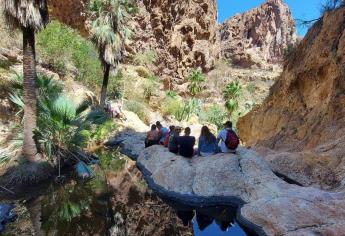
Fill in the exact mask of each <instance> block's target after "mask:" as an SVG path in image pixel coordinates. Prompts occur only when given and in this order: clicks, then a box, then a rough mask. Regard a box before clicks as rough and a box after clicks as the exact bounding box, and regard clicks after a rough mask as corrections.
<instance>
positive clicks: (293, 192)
mask: <svg viewBox="0 0 345 236" xmlns="http://www.w3.org/2000/svg"><path fill="white" fill-rule="evenodd" d="M137 166H138V167H139V169H140V170H141V171H142V173H143V176H144V178H145V179H146V181H147V182H148V184H149V186H150V187H151V188H153V189H154V190H155V191H156V192H158V193H159V194H161V195H162V196H164V197H167V198H170V199H172V200H177V201H180V202H183V203H186V204H191V205H203V206H207V205H215V204H219V205H223V204H236V205H238V206H239V207H240V208H239V212H238V220H239V221H240V223H242V224H244V225H246V226H247V227H249V228H252V229H253V230H254V231H256V232H257V233H258V234H260V235H315V234H320V235H343V232H344V231H345V209H344V208H343V207H342V206H343V204H345V192H344V191H339V192H328V191H323V190H320V189H317V188H313V187H301V186H298V185H294V184H289V183H287V182H285V181H284V180H283V179H281V178H279V177H278V176H276V175H275V174H274V173H273V172H272V170H271V169H270V166H269V164H268V163H267V162H266V161H265V160H264V159H263V158H261V157H260V156H259V155H258V154H257V153H256V152H254V151H252V150H249V149H244V148H240V149H239V150H238V152H237V154H217V155H214V156H212V157H208V158H202V157H196V158H193V159H185V158H183V157H180V156H176V155H175V154H173V153H170V152H168V150H167V149H164V148H162V147H160V146H153V147H150V148H148V149H145V150H144V151H143V152H142V153H141V155H140V156H139V158H138V160H137Z"/></svg>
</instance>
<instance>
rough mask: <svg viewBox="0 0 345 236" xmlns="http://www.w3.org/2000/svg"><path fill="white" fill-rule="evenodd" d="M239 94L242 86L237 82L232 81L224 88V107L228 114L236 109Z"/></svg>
mask: <svg viewBox="0 0 345 236" xmlns="http://www.w3.org/2000/svg"><path fill="white" fill-rule="evenodd" d="M241 92H242V86H241V84H240V83H239V81H232V82H231V83H229V84H228V85H227V86H226V87H225V89H224V91H223V97H224V100H225V106H226V108H227V109H228V111H229V112H230V113H232V112H233V111H235V110H237V109H238V99H239V97H240V96H241Z"/></svg>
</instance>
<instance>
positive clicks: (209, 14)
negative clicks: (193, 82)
mask: <svg viewBox="0 0 345 236" xmlns="http://www.w3.org/2000/svg"><path fill="white" fill-rule="evenodd" d="M139 9H140V13H139V14H138V15H137V16H136V17H135V19H134V21H133V22H132V27H133V29H134V32H135V36H134V39H133V43H132V44H131V45H130V46H129V48H130V52H131V53H132V54H133V55H135V54H137V53H143V52H145V51H147V50H154V51H155V52H156V54H157V57H158V58H157V62H156V64H157V65H158V68H157V71H158V72H160V73H161V74H162V75H167V76H169V77H172V78H173V79H175V80H176V82H177V83H182V82H184V80H183V79H184V78H185V77H186V76H188V74H189V72H190V71H191V69H195V68H200V69H202V71H203V72H208V71H209V70H211V69H212V67H213V65H214V62H215V59H216V58H217V57H218V55H219V40H218V37H217V36H218V32H217V4H216V1H215V0H187V1H185V0H177V1H164V0H157V1H149V0H143V1H139Z"/></svg>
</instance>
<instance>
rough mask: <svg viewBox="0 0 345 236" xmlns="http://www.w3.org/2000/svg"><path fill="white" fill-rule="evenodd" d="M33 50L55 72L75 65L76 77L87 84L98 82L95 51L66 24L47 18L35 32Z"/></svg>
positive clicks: (98, 74) (100, 70)
mask: <svg viewBox="0 0 345 236" xmlns="http://www.w3.org/2000/svg"><path fill="white" fill-rule="evenodd" d="M37 51H38V54H39V55H40V56H41V57H42V59H43V62H44V63H46V64H48V65H49V66H50V67H51V68H52V69H53V70H54V71H56V72H58V73H59V74H62V75H65V74H66V73H67V72H68V69H69V67H75V68H76V69H77V80H80V81H83V82H85V83H86V84H87V85H89V86H91V87H95V85H99V84H100V83H101V78H102V74H103V73H102V68H101V63H100V61H99V60H98V53H97V50H96V49H95V47H94V46H93V45H92V43H91V42H90V41H88V40H87V39H84V38H83V37H82V36H81V35H80V34H78V33H77V32H76V31H75V30H73V29H71V28H70V27H68V26H66V25H64V24H62V23H60V22H58V21H51V22H50V23H49V24H48V25H47V27H46V28H45V29H44V30H42V31H41V32H40V33H38V34H37Z"/></svg>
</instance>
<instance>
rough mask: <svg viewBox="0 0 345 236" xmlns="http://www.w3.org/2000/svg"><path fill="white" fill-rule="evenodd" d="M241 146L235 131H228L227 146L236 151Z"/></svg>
mask: <svg viewBox="0 0 345 236" xmlns="http://www.w3.org/2000/svg"><path fill="white" fill-rule="evenodd" d="M239 144H240V140H239V138H238V136H237V134H236V133H235V131H233V130H228V132H227V134H226V139H225V146H226V147H227V148H229V149H231V150H235V149H236V148H237V147H238V145H239Z"/></svg>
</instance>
